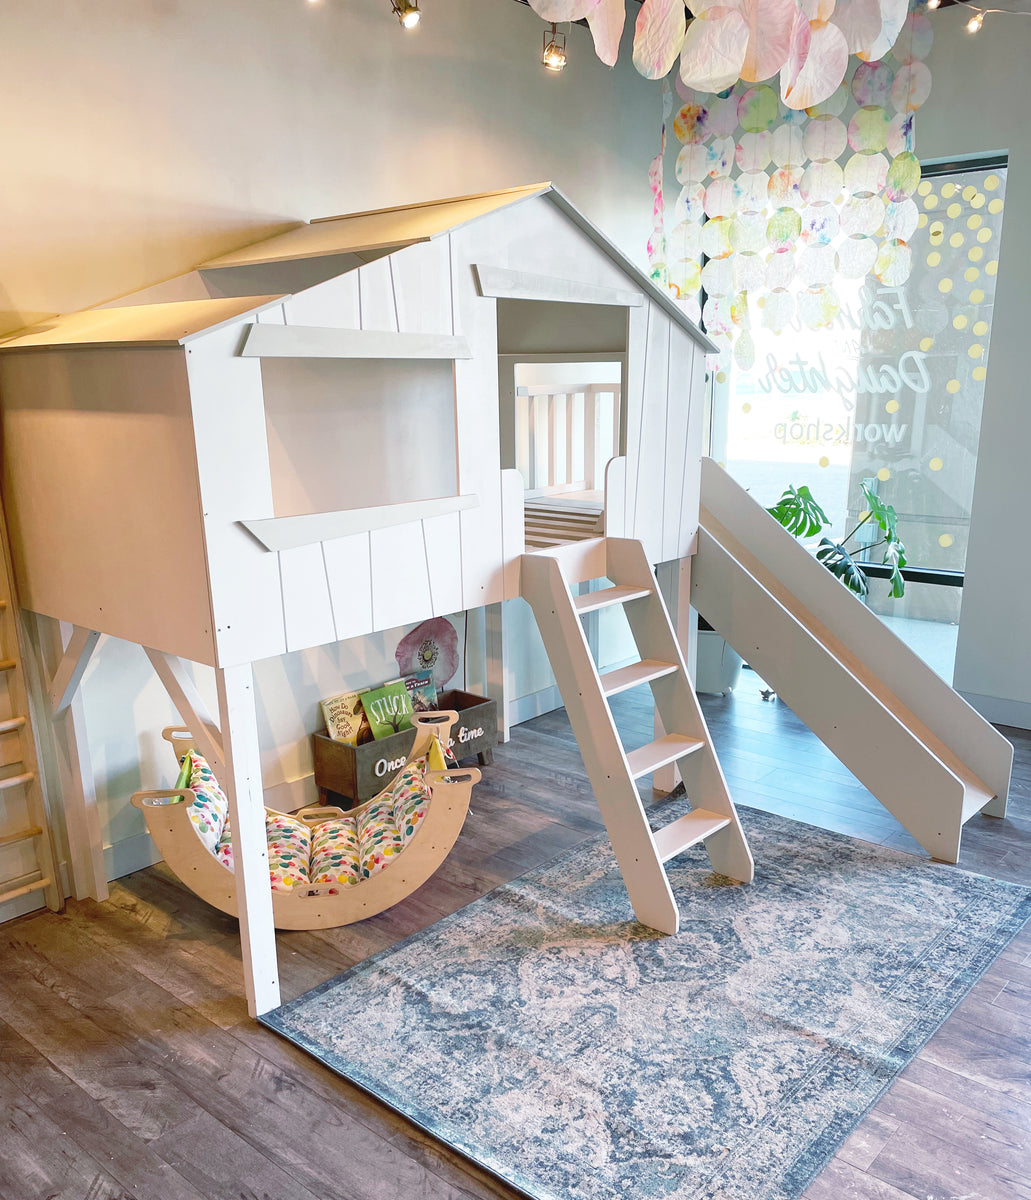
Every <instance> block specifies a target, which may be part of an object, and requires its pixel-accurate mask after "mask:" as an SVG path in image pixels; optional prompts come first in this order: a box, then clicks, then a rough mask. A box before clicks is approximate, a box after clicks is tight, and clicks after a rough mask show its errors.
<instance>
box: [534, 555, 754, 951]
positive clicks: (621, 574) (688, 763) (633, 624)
mask: <svg viewBox="0 0 1031 1200" xmlns="http://www.w3.org/2000/svg"><path fill="white" fill-rule="evenodd" d="M589 580H602V581H604V583H605V586H602V587H601V588H600V590H593V591H586V592H582V593H581V594H579V595H574V593H573V588H574V587H575V586H576V585H578V584H582V583H586V582H588V581H589ZM522 593H523V596H524V597H525V599H526V600H527V601H528V602H529V604H530V607H531V608H532V609H533V612H534V616H535V617H536V618H537V626H538V628H539V629H540V632H541V637H542V638H543V640H544V646H545V649H546V650H547V652H548V657H549V659H550V661H551V667H552V670H553V671H554V673H555V679H556V681H557V683H558V686H559V690H560V691H561V693H562V700H563V703H564V704H565V707H566V712H567V713H568V715H569V721H570V724H571V725H572V727H573V733H574V734H575V736H576V740H577V743H578V745H579V747H580V753H581V755H582V756H583V760H584V765H585V767H586V768H587V775H588V778H589V779H590V781H591V787H592V788H593V789H594V795H595V798H596V799H597V801H598V807H599V808H600V809H601V815H602V818H603V820H604V822H605V828H606V830H607V831H608V835H609V840H610V841H611V842H612V849H613V851H614V852H615V855H616V860H617V862H618V863H619V869H620V871H621V872H622V874H623V880H624V882H625V883H626V888H627V892H628V893H629V895H630V903H631V904H632V905H633V909H634V914H635V915H636V917H637V919H638V921H640V922H641V924H642V925H648V926H649V927H651V928H652V929H657V930H660V931H661V932H662V933H676V932H677V929H678V928H679V925H680V913H679V911H678V909H677V905H676V901H675V900H674V898H673V892H672V889H671V888H670V884H669V879H668V878H667V875H666V868H665V865H664V864H665V863H667V862H668V861H669V860H670V859H671V858H674V857H675V856H676V855H678V854H680V853H682V852H683V851H684V850H686V849H688V847H690V846H694V845H696V844H697V843H698V842H704V843H705V848H706V850H707V852H708V854H709V859H710V861H711V862H712V866H713V869H714V870H715V871H718V872H719V873H720V874H722V875H727V876H729V877H730V878H731V879H737V880H739V881H741V882H744V883H747V882H749V881H750V880H751V878H752V874H753V865H752V855H751V853H750V851H749V849H748V843H747V842H746V840H745V835H744V832H743V830H742V829H741V825H740V822H739V821H738V817H737V813H736V811H735V810H734V804H733V801H732V800H731V798H730V794H729V792H728V791H727V784H726V780H725V779H724V778H723V772H722V770H721V769H720V765H719V762H718V760H717V758H716V754H715V751H714V749H713V746H712V741H711V740H710V738H709V731H708V729H707V728H706V725H705V718H704V717H703V715H702V712H701V709H700V707H699V705H698V698H697V696H696V695H695V691H694V687H693V686H692V684H691V680H690V678H689V677H688V674H687V668H686V666H685V664H684V659H683V655H682V653H681V650H680V645H679V643H678V642H677V637H676V633H675V632H674V629H673V626H672V624H671V623H670V619H669V614H668V613H667V611H666V605H665V603H664V601H663V599H662V596H661V594H660V592H659V589H658V585H657V583H656V580H655V575H654V573H653V571H652V567H651V564H650V563H649V562H648V558H647V556H646V554H645V551H644V547H643V546H642V545H641V543H640V542H638V541H635V540H633V539H629V538H594V539H592V540H590V541H583V542H575V543H572V544H570V545H567V546H558V547H554V548H551V549H545V550H537V551H534V552H533V553H530V554H524V555H523V559H522ZM615 604H619V605H623V607H624V611H625V613H626V616H627V620H628V622H629V625H630V630H631V632H632V634H633V637H634V641H635V643H636V645H637V652H638V655H639V656H640V661H639V662H637V663H634V664H632V665H630V666H626V667H620V668H619V669H618V670H614V671H607V672H606V673H605V674H600V673H599V671H598V667H597V664H596V663H595V661H594V657H593V655H592V654H591V651H590V649H589V647H588V642H587V638H586V636H585V634H584V630H583V626H582V625H581V623H580V618H581V617H584V616H586V614H587V613H590V612H595V611H597V610H598V609H601V608H605V607H607V606H609V605H615ZM646 683H647V684H649V685H650V687H651V690H652V695H653V698H654V701H655V707H656V711H657V713H658V716H659V719H660V721H661V724H662V728H663V729H664V730H666V731H667V732H666V733H665V734H664V736H662V737H660V738H657V739H656V740H655V741H653V742H650V743H648V744H647V745H645V746H642V747H640V749H637V750H631V751H629V752H628V751H627V750H626V749H625V748H624V746H623V743H622V740H621V738H620V736H619V733H618V731H617V729H616V724H615V721H614V720H613V717H612V712H611V710H610V708H609V703H608V697H609V696H614V695H616V694H617V693H619V692H623V691H626V690H627V689H628V688H632V687H637V686H639V685H642V684H646ZM669 763H676V764H677V767H678V770H679V771H680V774H681V777H682V778H683V781H684V786H685V789H686V791H687V796H688V799H689V801H690V803H691V805H692V810H691V811H690V812H688V813H686V814H685V815H684V816H682V817H680V818H678V819H677V820H675V821H673V822H672V823H671V824H669V825H666V826H665V827H664V828H662V829H658V830H656V831H654V832H653V831H652V829H651V827H650V825H649V822H648V817H647V814H646V812H645V808H644V804H643V802H642V800H641V795H640V792H639V791H638V787H637V780H638V779H640V778H641V777H642V776H645V775H650V774H651V773H652V772H653V771H656V770H658V769H659V768H660V767H664V766H666V765H668V764H669Z"/></svg>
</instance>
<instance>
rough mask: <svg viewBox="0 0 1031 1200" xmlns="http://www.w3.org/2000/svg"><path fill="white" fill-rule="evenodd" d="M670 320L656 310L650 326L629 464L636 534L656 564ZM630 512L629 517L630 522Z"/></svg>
mask: <svg viewBox="0 0 1031 1200" xmlns="http://www.w3.org/2000/svg"><path fill="white" fill-rule="evenodd" d="M669 337H670V319H669V317H667V316H666V314H665V313H664V312H661V311H660V310H659V309H658V308H655V307H653V308H652V312H651V319H650V321H649V323H648V339H647V356H648V357H647V363H646V369H645V377H644V396H643V402H642V413H641V432H640V437H639V439H638V449H637V462H636V463H634V462H633V461H630V460H629V455H628V456H627V457H628V462H627V473H628V476H629V477H630V478H629V480H628V484H629V487H630V488H632V489H633V491H634V494H635V497H636V500H635V505H634V515H633V526H632V528H633V534H632V536H633V537H635V538H637V540H638V541H640V542H643V543H644V548H645V551H646V552H647V554H648V558H649V559H650V560H651V561H652V562H659V561H660V558H661V553H662V503H663V491H664V486H665V474H666V386H667V381H668V379H669ZM629 515H630V514H629V512H628V514H627V517H628V523H629Z"/></svg>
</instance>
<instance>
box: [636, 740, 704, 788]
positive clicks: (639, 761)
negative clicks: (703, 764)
mask: <svg viewBox="0 0 1031 1200" xmlns="http://www.w3.org/2000/svg"><path fill="white" fill-rule="evenodd" d="M704 745H705V742H703V741H702V740H701V738H692V737H687V736H686V735H685V734H683V733H667V734H666V736H665V737H661V738H659V740H658V741H656V742H649V743H648V745H647V746H642V747H641V748H640V750H631V751H630V753H629V754H628V755H627V756H626V760H627V762H628V763H629V764H630V774H631V775H633V777H634V778H635V779H640V778H641V776H642V775H650V774H651V773H652V772H653V771H657V770H658V769H659V767H664V766H665V765H666V764H667V763H671V762H676V761H677V759H678V758H683V757H684V755H685V754H693V753H694V751H695V750H701V748H702V747H703V746H704Z"/></svg>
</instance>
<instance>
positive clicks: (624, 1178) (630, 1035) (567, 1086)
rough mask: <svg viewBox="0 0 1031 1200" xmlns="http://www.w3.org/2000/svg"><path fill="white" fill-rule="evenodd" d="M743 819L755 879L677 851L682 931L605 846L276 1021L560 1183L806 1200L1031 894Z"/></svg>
mask: <svg viewBox="0 0 1031 1200" xmlns="http://www.w3.org/2000/svg"><path fill="white" fill-rule="evenodd" d="M683 807H684V802H683V801H682V800H681V801H679V802H674V804H673V805H670V806H664V811H663V813H662V823H664V822H665V821H666V820H668V819H670V817H672V816H674V815H677V813H678V812H679V811H680V810H682V808H683ZM742 817H743V820H744V823H745V826H746V830H747V833H748V837H749V841H750V843H751V846H752V851H753V854H754V856H755V861H756V877H755V880H754V882H753V883H752V884H751V885H749V886H747V887H742V886H737V885H733V884H731V883H730V881H729V880H726V879H723V878H721V877H719V876H716V875H714V874H713V873H712V870H711V868H710V867H709V865H708V860H707V858H706V857H705V854H704V851H702V850H701V849H696V850H694V851H690V852H688V853H687V854H685V855H683V856H681V857H680V858H679V859H676V860H674V861H673V862H672V863H670V864H669V870H670V879H671V882H672V885H673V890H674V893H675V895H676V897H677V900H678V902H679V905H680V911H681V932H680V933H679V934H678V935H677V936H676V937H663V936H661V935H658V934H655V933H654V932H652V931H650V930H647V929H645V928H644V927H643V926H641V925H638V924H636V923H635V922H634V921H633V920H632V913H631V911H630V907H629V903H628V901H627V896H626V891H625V889H624V887H623V884H622V880H621V878H620V875H619V872H618V870H617V868H616V866H615V862H614V859H613V857H612V853H611V850H610V848H609V846H608V843H607V841H606V840H605V839H604V838H598V839H593V840H591V841H590V842H587V843H585V844H584V845H583V846H581V847H579V848H577V849H575V850H573V851H572V852H569V853H566V854H564V855H563V856H562V857H561V858H557V859H555V860H554V861H553V862H551V863H549V864H547V865H546V866H544V867H542V868H540V869H538V870H536V871H533V872H531V873H530V874H528V875H525V876H523V877H522V878H520V879H518V880H516V881H515V882H513V883H511V884H507V885H505V886H503V887H499V888H498V889H496V890H495V891H494V892H492V893H491V894H490V895H488V896H485V897H484V898H483V899H481V900H478V901H476V902H475V903H473V904H470V905H469V906H468V907H466V908H464V909H461V910H460V911H459V912H457V913H455V914H453V915H452V916H450V917H448V918H446V919H445V920H443V921H441V922H439V923H438V924H436V925H434V926H432V927H431V928H429V929H426V930H425V931H423V932H422V933H419V934H416V935H414V936H413V937H410V938H408V939H407V940H406V941H404V942H402V943H400V944H399V945H397V946H394V947H392V948H391V949H390V950H387V951H385V952H383V953H381V954H377V955H375V956H374V957H373V958H371V959H368V960H367V961H365V962H363V963H361V964H360V965H359V966H357V967H355V968H354V969H352V970H350V971H348V972H347V973H345V974H343V975H341V976H339V977H338V978H336V979H333V980H331V981H330V982H329V983H326V984H324V985H323V986H322V987H319V988H316V989H315V990H314V991H311V992H308V993H307V994H306V995H303V996H301V997H300V998H299V999H297V1000H295V1001H293V1002H292V1003H289V1004H286V1005H284V1006H283V1007H282V1008H279V1009H277V1010H276V1011H275V1012H273V1013H270V1014H269V1015H267V1016H266V1017H265V1018H263V1020H264V1023H265V1024H266V1025H268V1026H269V1027H270V1028H272V1029H275V1030H277V1031H278V1032H280V1033H282V1034H283V1035H285V1036H286V1037H287V1038H289V1039H290V1040H291V1041H293V1042H295V1043H296V1044H297V1045H298V1046H301V1047H303V1048H304V1049H305V1050H307V1051H309V1052H310V1053H311V1054H313V1055H315V1056H316V1057H317V1058H318V1059H320V1060H321V1061H322V1062H323V1063H325V1064H326V1065H327V1066H329V1067H330V1068H332V1069H333V1070H334V1071H337V1072H338V1073H339V1074H340V1075H343V1076H344V1077H346V1078H347V1079H350V1080H352V1081H353V1082H355V1083H357V1084H359V1085H360V1086H361V1087H363V1088H365V1089H367V1090H368V1091H369V1092H371V1093H373V1094H374V1095H376V1096H377V1097H379V1098H380V1099H381V1100H383V1101H385V1102H386V1103H387V1104H389V1105H390V1106H392V1107H393V1108H395V1109H397V1110H398V1111H399V1112H401V1113H403V1114H404V1115H405V1116H407V1117H408V1118H410V1119H411V1120H412V1121H414V1122H415V1123H416V1124H417V1125H419V1126H421V1127H422V1128H424V1129H425V1130H427V1131H429V1132H430V1133H432V1134H433V1135H435V1136H436V1137H438V1138H440V1139H441V1140H443V1141H444V1142H446V1143H447V1144H448V1145H449V1146H452V1147H454V1148H455V1149H457V1150H459V1151H461V1152H462V1153H463V1154H465V1155H467V1156H468V1157H469V1158H471V1159H473V1160H474V1161H475V1162H477V1163H479V1164H480V1165H481V1166H483V1167H485V1168H487V1169H488V1170H489V1171H491V1172H493V1173H494V1174H496V1175H497V1176H499V1177H500V1178H502V1179H503V1180H505V1181H506V1182H508V1183H510V1184H511V1185H512V1186H514V1187H515V1188H517V1189H519V1190H521V1191H523V1192H525V1193H526V1194H528V1195H530V1196H533V1197H538V1198H541V1200H602V1198H605V1197H620V1198H621V1200H628V1198H636V1197H641V1198H645V1197H647V1198H648V1200H654V1198H657V1197H664V1198H670V1200H672V1198H676V1200H788V1198H789V1197H790V1198H796V1197H798V1196H800V1195H801V1193H802V1192H803V1191H804V1190H805V1188H806V1186H807V1185H808V1183H809V1182H810V1181H811V1180H812V1179H813V1177H814V1176H815V1175H816V1174H817V1173H818V1172H819V1171H820V1169H821V1168H822V1167H823V1166H824V1164H825V1163H826V1162H827V1160H828V1159H829V1158H830V1157H831V1156H832V1155H833V1154H834V1152H835V1150H836V1149H837V1148H838V1147H839V1146H840V1145H841V1143H842V1142H843V1141H844V1140H845V1138H846V1137H847V1136H848V1134H849V1133H850V1131H851V1130H852V1129H854V1128H855V1126H856V1125H857V1124H858V1122H859V1121H860V1120H861V1119H862V1117H863V1115H864V1113H865V1112H866V1111H867V1109H868V1108H869V1107H870V1106H871V1105H872V1104H873V1103H874V1102H875V1101H876V1099H877V1098H878V1096H879V1095H880V1094H881V1093H882V1092H883V1091H884V1089H885V1088H886V1087H887V1086H888V1084H889V1083H890V1082H891V1080H892V1079H893V1077H894V1076H895V1075H896V1074H898V1072H899V1071H900V1070H901V1069H902V1068H903V1067H904V1066H905V1065H906V1063H907V1062H908V1061H909V1060H910V1059H911V1058H912V1057H913V1055H914V1054H915V1053H916V1052H917V1051H918V1050H919V1049H920V1047H921V1046H922V1045H923V1044H924V1042H925V1041H926V1040H927V1038H928V1037H930V1035H931V1034H932V1033H933V1032H934V1031H935V1030H936V1029H937V1028H938V1026H939V1025H940V1024H941V1022H942V1021H943V1020H944V1019H945V1017H947V1016H948V1014H949V1013H950V1012H951V1010H952V1009H953V1007H954V1006H955V1005H956V1004H957V1002H958V1001H959V1000H960V999H961V998H962V997H963V995H964V994H965V993H966V992H967V991H968V990H969V988H970V987H971V986H972V985H973V984H974V983H975V982H976V981H977V979H978V978H979V977H980V975H981V974H982V972H983V971H984V970H985V969H986V968H987V967H988V965H989V964H990V963H991V962H992V961H993V959H994V958H995V957H996V956H997V955H998V954H999V952H1000V951H1001V950H1002V949H1003V948H1004V947H1005V946H1006V944H1007V942H1008V941H1009V940H1010V939H1011V938H1012V937H1013V935H1014V934H1015V933H1016V932H1017V931H1018V930H1019V928H1020V927H1021V925H1022V924H1023V923H1024V921H1025V920H1026V919H1027V917H1028V916H1029V915H1031V891H1029V890H1028V889H1027V888H1023V887H1018V886H1015V885H1012V884H1007V883H1002V882H998V881H996V880H992V879H987V878H984V877H982V876H978V875H971V874H968V873H965V872H963V871H960V870H957V869H956V868H952V867H946V866H942V865H939V864H934V863H930V862H927V861H925V860H922V859H918V858H914V857H911V856H909V855H906V854H902V853H898V852H894V851H889V850H885V849H882V848H881V847H878V846H875V845H872V844H870V843H867V842H860V841H855V840H853V839H851V838H847V837H843V836H840V835H837V834H833V833H828V832H825V831H823V830H819V829H814V828H813V827H811V826H807V825H802V824H798V823H796V822H792V821H788V820H785V819H783V818H780V817H776V816H773V815H771V814H768V813H763V812H758V811H755V810H743V812H742Z"/></svg>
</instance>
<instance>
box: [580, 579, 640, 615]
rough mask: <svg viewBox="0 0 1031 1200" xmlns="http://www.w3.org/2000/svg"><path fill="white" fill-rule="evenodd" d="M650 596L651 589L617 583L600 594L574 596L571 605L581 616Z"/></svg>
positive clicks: (591, 593) (586, 593) (588, 593)
mask: <svg viewBox="0 0 1031 1200" xmlns="http://www.w3.org/2000/svg"><path fill="white" fill-rule="evenodd" d="M651 594H652V589H651V588H640V587H634V586H633V585H632V584H625V583H619V584H616V585H615V587H607V588H602V589H601V591H600V592H585V593H584V594H583V595H582V596H574V597H573V605H574V607H575V608H576V611H577V612H578V613H579V614H580V615H581V616H583V614H584V613H589V612H594V611H595V610H596V609H599V608H608V607H609V606H610V605H612V604H626V603H627V601H629V600H640V599H642V598H643V597H645V596H650V595H651Z"/></svg>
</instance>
